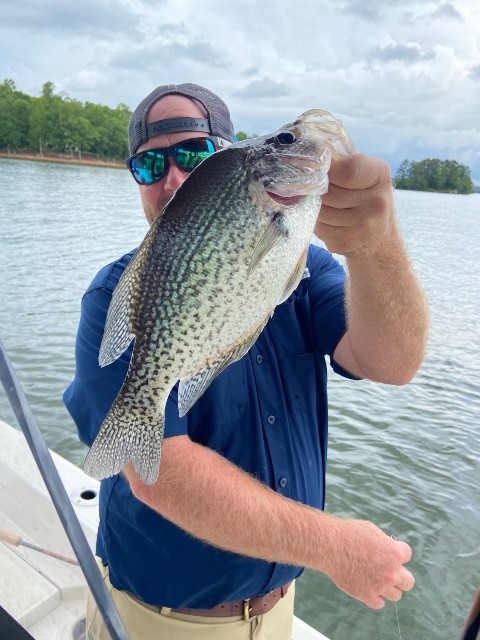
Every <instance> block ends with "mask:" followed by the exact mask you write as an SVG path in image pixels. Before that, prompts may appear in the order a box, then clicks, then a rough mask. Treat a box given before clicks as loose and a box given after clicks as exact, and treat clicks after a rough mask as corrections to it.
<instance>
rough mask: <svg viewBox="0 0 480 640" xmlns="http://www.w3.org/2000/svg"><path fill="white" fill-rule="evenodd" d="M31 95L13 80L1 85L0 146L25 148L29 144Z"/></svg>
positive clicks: (13, 148)
mask: <svg viewBox="0 0 480 640" xmlns="http://www.w3.org/2000/svg"><path fill="white" fill-rule="evenodd" d="M29 111H30V96H28V95H26V94H24V93H22V92H21V91H17V88H16V86H15V83H14V81H13V80H11V79H9V78H7V79H6V80H4V81H3V83H2V84H1V85H0V148H3V149H8V150H16V149H23V148H25V147H26V146H27V144H28V142H27V132H28V118H29Z"/></svg>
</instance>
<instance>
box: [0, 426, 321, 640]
mask: <svg viewBox="0 0 480 640" xmlns="http://www.w3.org/2000/svg"><path fill="white" fill-rule="evenodd" d="M0 442H1V443H2V446H1V450H0V496H1V498H0V530H3V531H7V532H9V533H12V534H14V535H19V536H21V537H22V539H24V540H25V541H28V542H31V543H34V544H36V545H38V546H40V547H43V548H46V549H49V550H51V551H54V552H56V553H60V554H62V555H65V556H67V557H70V558H74V557H75V556H74V553H73V550H72V548H71V546H70V543H69V541H68V539H67V536H66V534H65V532H64V530H63V527H62V525H61V522H60V520H59V518H58V515H57V513H56V511H55V508H54V506H53V504H52V502H51V500H50V496H49V494H48V492H47V489H46V487H45V484H44V482H43V480H42V477H41V475H40V473H39V471H38V469H37V466H36V464H35V461H34V459H33V457H32V455H31V453H30V450H29V448H28V445H27V444H26V441H25V438H24V437H23V434H22V433H21V432H20V431H18V430H16V429H14V428H13V427H11V426H10V425H8V424H6V423H5V422H3V421H1V420H0ZM52 456H53V459H54V462H55V464H56V466H57V469H58V470H59V473H60V476H61V478H62V480H63V483H64V485H65V488H66V490H67V493H68V495H69V496H70V499H71V501H72V504H73V507H74V509H75V512H76V514H77V517H78V519H79V521H80V523H81V525H82V528H83V530H84V532H85V534H86V536H87V540H88V542H89V544H90V547H91V548H92V550H93V549H94V546H95V538H96V531H97V527H98V489H99V483H98V482H97V481H96V480H93V479H92V478H90V477H89V476H87V475H85V474H84V473H83V471H82V470H81V469H79V468H78V467H76V466H75V465H73V464H71V463H70V462H68V461H67V460H65V459H64V458H62V457H61V456H58V455H57V454H55V453H53V452H52ZM86 595H87V585H86V583H85V579H84V577H83V574H82V571H81V569H80V568H79V567H77V566H74V565H72V564H69V563H66V562H63V561H62V560H58V559H56V558H52V557H51V556H47V555H44V554H43V553H39V552H38V551H35V550H33V549H29V548H26V547H24V546H21V545H20V546H16V547H15V546H12V545H9V544H6V543H4V542H0V605H1V606H3V607H4V609H5V610H6V611H7V612H8V613H10V615H11V616H13V617H14V618H15V619H16V620H17V621H18V622H19V623H20V624H21V625H22V626H23V627H24V628H25V629H27V630H28V632H29V633H30V634H31V635H32V636H33V637H34V638H36V639H37V640H68V639H69V638H72V639H74V640H82V639H84V638H85V635H84V631H83V633H82V628H83V629H84V624H83V619H84V616H85V601H86ZM293 640H328V638H326V637H325V636H323V635H322V634H320V633H319V632H318V631H315V630H314V629H312V627H310V626H308V625H307V624H306V623H304V622H303V621H302V620H299V619H298V618H295V619H294V631H293Z"/></svg>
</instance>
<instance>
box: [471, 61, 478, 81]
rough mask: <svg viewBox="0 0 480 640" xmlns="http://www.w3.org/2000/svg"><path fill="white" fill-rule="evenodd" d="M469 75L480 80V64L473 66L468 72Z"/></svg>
mask: <svg viewBox="0 0 480 640" xmlns="http://www.w3.org/2000/svg"><path fill="white" fill-rule="evenodd" d="M468 75H469V76H470V77H471V78H473V79H474V80H480V64H477V66H476V67H472V69H470V71H469V72H468Z"/></svg>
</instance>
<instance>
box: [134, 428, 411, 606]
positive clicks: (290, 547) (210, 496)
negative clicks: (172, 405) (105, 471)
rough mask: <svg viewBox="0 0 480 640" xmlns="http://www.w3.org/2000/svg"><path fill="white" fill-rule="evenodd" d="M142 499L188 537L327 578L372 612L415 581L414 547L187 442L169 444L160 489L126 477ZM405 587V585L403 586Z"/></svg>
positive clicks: (174, 440) (175, 440)
mask: <svg viewBox="0 0 480 640" xmlns="http://www.w3.org/2000/svg"><path fill="white" fill-rule="evenodd" d="M124 473H125V475H126V477H127V479H128V480H129V482H130V485H131V487H132V490H133V492H134V494H135V495H136V497H137V498H138V499H140V500H142V501H143V502H144V503H145V504H147V505H148V506H149V507H151V508H152V509H154V510H156V511H158V512H159V513H160V514H161V515H163V516H164V517H165V518H167V519H169V520H170V521H172V522H173V523H175V524H176V525H178V526H179V527H181V528H182V529H184V530H185V531H187V532H189V533H190V534H192V535H194V536H195V537H198V538H200V539H202V540H204V541H206V542H208V543H210V544H212V545H215V546H218V547H220V548H222V549H226V550H228V551H232V552H236V553H240V554H244V555H247V556H250V557H254V558H260V559H263V560H267V561H271V562H280V563H285V564H291V565H297V566H307V567H311V568H313V569H317V570H319V571H322V572H324V573H326V574H327V575H328V576H329V577H330V578H331V579H332V580H333V581H334V582H335V583H336V584H337V585H338V586H339V587H340V588H341V589H343V590H344V591H346V592H347V593H349V594H350V595H352V596H353V597H355V598H358V599H359V600H362V601H363V602H365V603H366V604H368V605H369V606H371V607H381V606H383V598H384V597H387V598H390V599H397V597H396V596H397V595H398V592H399V589H404V588H405V589H406V588H411V587H412V586H413V577H412V576H411V574H410V573H409V572H408V571H407V570H406V569H405V568H403V567H402V566H401V565H402V563H403V562H407V561H408V560H409V557H410V553H411V552H410V549H409V547H408V545H406V544H405V543H402V542H397V541H394V540H392V539H391V538H389V537H388V536H386V535H385V534H384V533H383V532H382V531H380V529H378V527H376V526H375V525H373V524H372V523H369V522H363V521H358V520H342V519H339V518H335V517H333V516H331V515H329V514H326V513H323V512H321V511H319V510H317V509H313V508H310V507H308V506H305V505H302V504H300V503H297V502H295V501H293V500H290V499H288V498H285V497H283V496H281V495H279V494H277V493H276V492H275V491H273V490H271V489H270V488H268V487H266V486H265V485H263V484H262V483H260V482H258V481H257V480H256V479H255V478H253V477H251V476H249V475H248V474H246V473H244V472H243V471H242V470H240V469H239V468H237V467H236V466H234V465H233V464H231V463H230V462H228V461H227V460H225V459H224V458H222V457H221V456H219V455H217V454H216V453H214V452H213V451H211V450H209V449H207V448H205V447H202V446H201V445H198V444H196V443H193V442H191V441H190V440H189V439H188V437H187V436H178V437H176V438H169V439H167V440H166V441H165V442H164V452H163V457H162V466H161V469H160V475H159V478H158V480H157V482H156V483H155V484H154V485H152V486H147V485H143V484H142V483H141V482H140V480H139V479H138V477H137V476H136V474H135V473H134V471H133V468H132V467H131V466H130V465H129V466H127V467H126V469H125V471H124ZM402 585H403V586H402Z"/></svg>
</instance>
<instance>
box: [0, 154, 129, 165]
mask: <svg viewBox="0 0 480 640" xmlns="http://www.w3.org/2000/svg"><path fill="white" fill-rule="evenodd" d="M0 158H6V159H7V160H34V161H35V162H56V163H60V164H75V165H79V166H88V167H107V168H110V169H125V168H126V167H125V164H124V163H123V162H108V161H107V160H98V159H96V158H82V159H81V160H79V159H78V158H69V157H62V156H59V155H42V156H41V155H39V154H35V153H7V152H5V151H0Z"/></svg>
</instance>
